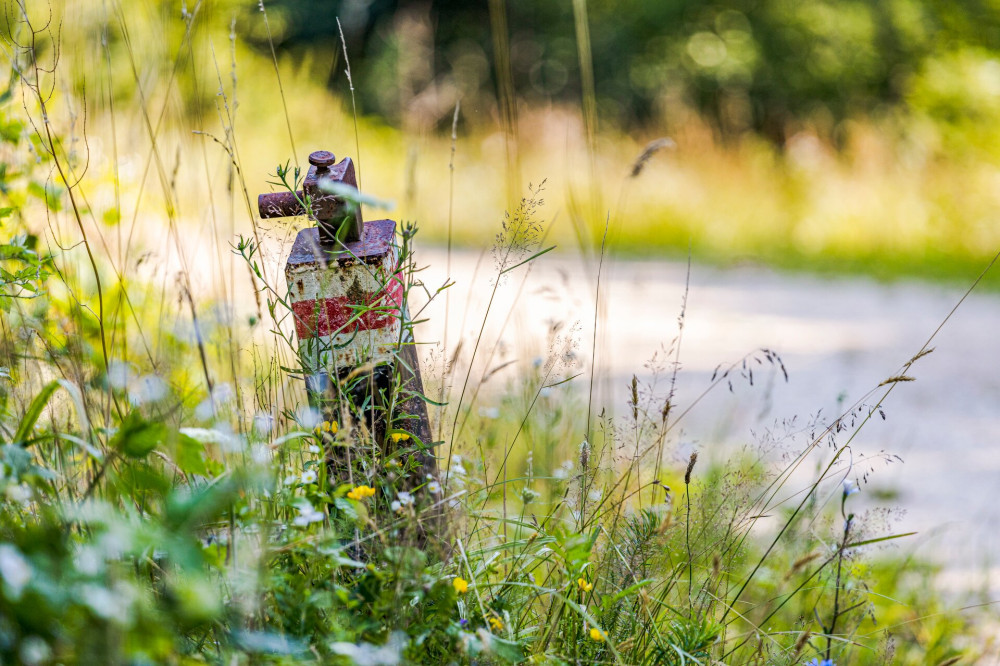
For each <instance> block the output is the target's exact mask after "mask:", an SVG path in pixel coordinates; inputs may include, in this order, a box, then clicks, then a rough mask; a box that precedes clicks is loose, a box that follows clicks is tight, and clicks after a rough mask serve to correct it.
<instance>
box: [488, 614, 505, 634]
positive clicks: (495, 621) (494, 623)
mask: <svg viewBox="0 0 1000 666" xmlns="http://www.w3.org/2000/svg"><path fill="white" fill-rule="evenodd" d="M490 629H492V630H493V631H503V622H501V621H500V618H498V617H491V618H490Z"/></svg>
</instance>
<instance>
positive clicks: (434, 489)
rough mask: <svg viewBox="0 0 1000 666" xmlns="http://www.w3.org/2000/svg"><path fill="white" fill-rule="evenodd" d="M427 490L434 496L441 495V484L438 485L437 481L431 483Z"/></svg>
mask: <svg viewBox="0 0 1000 666" xmlns="http://www.w3.org/2000/svg"><path fill="white" fill-rule="evenodd" d="M427 490H429V491H430V492H431V494H433V495H440V494H441V484H440V483H438V482H437V481H430V482H429V483H428V484H427Z"/></svg>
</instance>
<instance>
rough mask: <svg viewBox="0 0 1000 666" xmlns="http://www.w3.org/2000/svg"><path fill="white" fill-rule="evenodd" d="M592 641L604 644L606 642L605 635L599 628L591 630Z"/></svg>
mask: <svg viewBox="0 0 1000 666" xmlns="http://www.w3.org/2000/svg"><path fill="white" fill-rule="evenodd" d="M590 640H592V641H597V642H598V643H602V642H603V641H604V634H603V633H602V632H601V630H600V629H598V628H597V627H593V628H591V630H590Z"/></svg>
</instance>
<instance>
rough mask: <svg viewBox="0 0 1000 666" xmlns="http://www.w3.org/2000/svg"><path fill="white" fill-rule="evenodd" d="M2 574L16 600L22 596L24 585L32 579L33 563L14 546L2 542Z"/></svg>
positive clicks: (0, 569) (0, 556) (0, 545)
mask: <svg viewBox="0 0 1000 666" xmlns="http://www.w3.org/2000/svg"><path fill="white" fill-rule="evenodd" d="M0 576H2V577H3V582H4V584H5V586H6V587H7V590H8V593H9V596H10V598H11V599H13V600H14V601H17V600H18V599H20V598H21V592H23V591H24V586H25V585H27V584H28V581H29V580H31V563H30V562H28V560H26V559H25V557H24V555H21V551H19V550H18V549H17V548H15V547H14V546H12V545H10V544H7V543H4V544H0Z"/></svg>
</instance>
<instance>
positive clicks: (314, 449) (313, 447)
mask: <svg viewBox="0 0 1000 666" xmlns="http://www.w3.org/2000/svg"><path fill="white" fill-rule="evenodd" d="M306 450H307V451H309V453H319V447H318V446H316V445H315V444H310V445H309V446H308V447H307V448H306Z"/></svg>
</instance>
